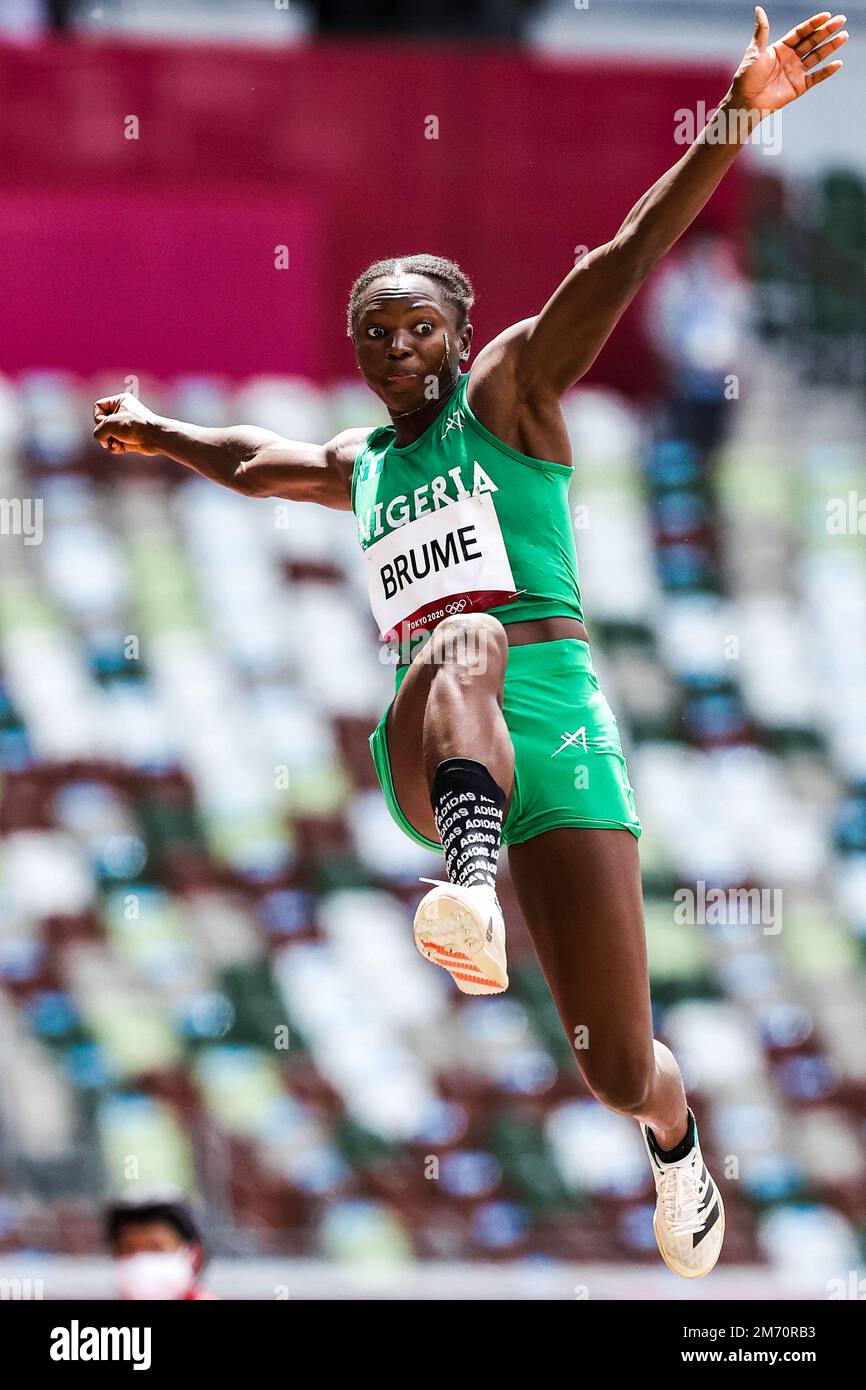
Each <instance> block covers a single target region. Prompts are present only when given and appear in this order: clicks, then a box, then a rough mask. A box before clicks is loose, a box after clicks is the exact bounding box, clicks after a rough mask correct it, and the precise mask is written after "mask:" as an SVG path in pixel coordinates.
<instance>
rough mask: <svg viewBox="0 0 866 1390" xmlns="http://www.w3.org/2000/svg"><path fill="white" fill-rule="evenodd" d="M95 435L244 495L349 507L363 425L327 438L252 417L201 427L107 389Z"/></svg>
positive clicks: (96, 410) (117, 448)
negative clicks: (287, 432)
mask: <svg viewBox="0 0 866 1390" xmlns="http://www.w3.org/2000/svg"><path fill="white" fill-rule="evenodd" d="M93 418H94V421H95V424H96V428H95V429H94V431H93V435H94V438H95V439H97V440H98V441H99V443H100V444H101V445H102V447H103V448H104V449H108V450H109V451H110V452H111V453H134V454H165V455H166V457H168V458H171V459H175V460H176V462H177V463H183V464H185V465H186V467H187V468H192V469H194V470H195V472H196V473H200V474H201V475H202V477H203V478H209V479H210V480H211V481H212V482H215V483H221V484H222V486H223V487H227V488H231V490H232V491H233V492H239V493H242V494H243V495H244V496H245V497H284V498H286V499H287V500H289V501H293V502H318V503H319V504H320V505H321V506H323V507H334V508H337V509H339V510H342V511H350V510H351V506H352V503H351V479H352V465H353V464H354V462H355V455H356V454H357V452H358V449H359V448H360V446H361V443H362V442H363V440H364V438H365V436H366V435H367V434H368V433H369V431H368V430H365V429H351V430H343V431H342V433H341V434H338V435H335V437H334V438H333V439H331V440H329V441H328V443H327V444H303V443H300V442H297V441H295V440H293V439H283V437H282V436H281V435H279V434H274V432H273V431H272V430H264V429H259V428H258V427H257V426H255V425H234V426H231V427H230V428H228V429H204V428H202V427H201V426H199V425H189V424H186V423H185V422H184V421H182V420H170V419H167V418H166V417H165V416H162V415H155V414H154V413H153V411H152V410H148V408H147V406H145V405H142V403H141V401H140V400H139V399H138V397H137V396H133V395H132V394H131V393H129V392H126V393H124V394H123V395H121V396H106V397H104V398H103V399H102V400H99V401H96V403H95V404H94V407H93Z"/></svg>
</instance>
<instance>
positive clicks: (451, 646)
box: [427, 613, 508, 672]
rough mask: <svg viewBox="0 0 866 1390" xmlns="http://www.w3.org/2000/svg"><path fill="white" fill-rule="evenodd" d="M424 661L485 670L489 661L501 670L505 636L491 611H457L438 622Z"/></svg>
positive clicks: (480, 670)
mask: <svg viewBox="0 0 866 1390" xmlns="http://www.w3.org/2000/svg"><path fill="white" fill-rule="evenodd" d="M427 660H428V661H430V662H431V663H432V664H433V665H434V666H445V665H455V666H464V667H469V668H471V669H473V670H475V671H478V672H482V671H486V670H487V668H488V667H489V666H490V665H491V664H495V665H496V666H497V667H499V666H501V667H502V668H503V669H504V666H505V663H506V662H507V661H508V635H507V633H506V631H505V628H504V627H503V625H502V623H501V622H500V621H499V619H498V618H494V617H493V615H492V614H491V613H459V614H455V615H454V616H453V617H450V618H443V619H442V622H441V623H438V624H437V626H436V628H435V630H434V632H433V635H432V637H431V638H430V642H429V644H428V651H427Z"/></svg>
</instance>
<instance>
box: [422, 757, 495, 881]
mask: <svg viewBox="0 0 866 1390" xmlns="http://www.w3.org/2000/svg"><path fill="white" fill-rule="evenodd" d="M507 800H508V798H507V796H506V794H505V792H504V791H503V790H502V788H501V787H500V786H499V785H498V784H497V783H496V782H494V780H493V778H492V777H491V775H490V773H489V772H488V770H487V768H486V767H485V766H484V764H483V763H479V762H476V761H475V760H474V759H473V758H446V759H445V761H444V762H441V763H440V764H439V766H438V767H437V769H436V775H435V777H434V778H433V786H432V787H431V789H430V805H431V806H432V807H433V819H434V821H435V822H436V829H437V830H438V832H439V838H440V840H441V841H442V850H443V853H444V855H445V871H446V873H447V875H448V878H449V880H450V882H451V883H459V884H461V885H462V886H463V887H469V886H470V885H471V884H473V883H487V884H489V885H490V887H491V888H495V886H496V864H497V861H498V859H499V847H500V844H501V841H502V820H503V815H504V812H505V803H506V801H507Z"/></svg>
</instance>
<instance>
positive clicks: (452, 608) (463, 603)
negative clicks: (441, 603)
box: [445, 598, 468, 613]
mask: <svg viewBox="0 0 866 1390" xmlns="http://www.w3.org/2000/svg"><path fill="white" fill-rule="evenodd" d="M467 607H468V600H467V599H465V598H459V599H458V600H457V602H456V603H446V605H445V612H446V613H462V612H463V610H464V609H465V608H467Z"/></svg>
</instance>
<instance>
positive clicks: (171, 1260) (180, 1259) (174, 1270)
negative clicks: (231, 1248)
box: [105, 1200, 215, 1301]
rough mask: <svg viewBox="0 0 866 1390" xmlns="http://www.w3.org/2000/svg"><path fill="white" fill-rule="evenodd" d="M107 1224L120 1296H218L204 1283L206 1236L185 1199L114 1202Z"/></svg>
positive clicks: (128, 1298) (106, 1220) (161, 1297)
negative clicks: (201, 1282) (206, 1287)
mask: <svg viewBox="0 0 866 1390" xmlns="http://www.w3.org/2000/svg"><path fill="white" fill-rule="evenodd" d="M105 1227H106V1235H107V1238H108V1244H109V1246H110V1248H111V1253H112V1257H113V1261H114V1284H115V1289H116V1291H117V1297H118V1298H119V1299H124V1300H142V1299H152V1300H154V1299H159V1300H167V1299H183V1300H186V1301H199V1300H204V1299H213V1298H214V1297H215V1295H214V1294H210V1293H206V1292H205V1290H204V1289H203V1288H202V1287H201V1285H200V1283H199V1279H200V1276H201V1273H202V1270H203V1268H204V1265H205V1260H206V1258H207V1257H206V1253H205V1247H204V1241H203V1239H202V1236H201V1233H200V1231H199V1229H198V1226H197V1225H196V1222H195V1220H194V1218H193V1215H192V1213H191V1212H190V1210H189V1208H188V1207H187V1206H185V1205H184V1204H183V1203H182V1202H176V1201H157V1200H151V1201H145V1202H114V1203H112V1204H111V1206H109V1208H108V1210H107V1212H106V1217H105Z"/></svg>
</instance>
